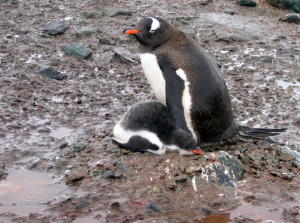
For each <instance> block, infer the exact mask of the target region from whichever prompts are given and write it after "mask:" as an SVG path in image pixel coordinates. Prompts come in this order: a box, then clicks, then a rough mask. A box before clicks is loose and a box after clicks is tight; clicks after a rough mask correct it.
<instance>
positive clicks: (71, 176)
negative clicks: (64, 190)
mask: <svg viewBox="0 0 300 223" xmlns="http://www.w3.org/2000/svg"><path fill="white" fill-rule="evenodd" d="M86 175H87V171H86V170H85V169H83V168H78V169H73V170H71V171H70V172H69V173H68V174H67V175H66V176H65V180H66V184H72V183H74V182H76V181H80V180H82V179H83V178H85V177H86Z"/></svg>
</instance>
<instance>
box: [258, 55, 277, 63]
mask: <svg viewBox="0 0 300 223" xmlns="http://www.w3.org/2000/svg"><path fill="white" fill-rule="evenodd" d="M260 60H262V61H263V62H266V63H273V62H274V61H275V57H273V56H261V57H260Z"/></svg>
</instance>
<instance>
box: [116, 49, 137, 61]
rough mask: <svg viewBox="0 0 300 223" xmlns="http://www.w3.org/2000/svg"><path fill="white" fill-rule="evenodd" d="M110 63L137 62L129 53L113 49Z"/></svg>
mask: <svg viewBox="0 0 300 223" xmlns="http://www.w3.org/2000/svg"><path fill="white" fill-rule="evenodd" d="M110 62H111V63H114V62H117V63H137V62H136V61H135V60H134V59H132V58H131V57H130V56H129V55H127V54H126V53H124V52H121V51H119V50H115V53H114V55H113V57H112V58H111V60H110Z"/></svg>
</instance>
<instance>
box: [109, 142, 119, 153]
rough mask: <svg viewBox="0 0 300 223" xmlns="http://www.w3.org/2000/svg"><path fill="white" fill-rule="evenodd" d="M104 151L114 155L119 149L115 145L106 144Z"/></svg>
mask: <svg viewBox="0 0 300 223" xmlns="http://www.w3.org/2000/svg"><path fill="white" fill-rule="evenodd" d="M106 150H107V151H109V152H112V153H116V152H119V151H120V149H119V148H118V146H117V145H115V144H113V143H108V144H107V145H106Z"/></svg>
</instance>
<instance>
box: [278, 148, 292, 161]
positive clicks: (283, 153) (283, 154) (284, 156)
mask: <svg viewBox="0 0 300 223" xmlns="http://www.w3.org/2000/svg"><path fill="white" fill-rule="evenodd" d="M278 156H279V157H278V159H279V160H281V161H286V162H287V161H292V160H295V159H296V157H295V156H294V155H293V154H291V152H290V151H288V150H285V149H282V150H278Z"/></svg>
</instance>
